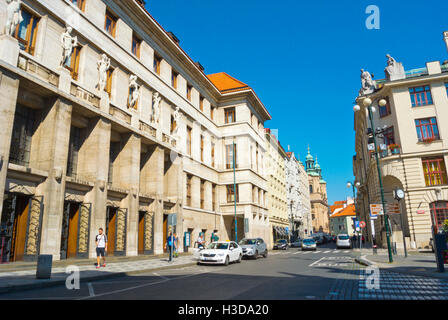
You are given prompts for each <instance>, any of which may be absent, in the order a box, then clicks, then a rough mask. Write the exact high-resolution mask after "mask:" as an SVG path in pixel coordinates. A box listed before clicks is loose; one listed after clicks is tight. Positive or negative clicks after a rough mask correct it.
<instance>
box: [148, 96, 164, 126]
mask: <svg viewBox="0 0 448 320" xmlns="http://www.w3.org/2000/svg"><path fill="white" fill-rule="evenodd" d="M160 100H162V98H161V97H160V95H159V93H158V92H155V93H154V94H153V96H152V119H151V122H152V123H159V120H160Z"/></svg>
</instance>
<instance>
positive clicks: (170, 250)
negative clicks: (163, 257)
mask: <svg viewBox="0 0 448 320" xmlns="http://www.w3.org/2000/svg"><path fill="white" fill-rule="evenodd" d="M175 247H176V245H175V243H174V236H173V233H172V232H170V234H169V235H168V238H167V239H166V243H165V250H166V249H167V248H168V254H169V258H168V262H172V261H173V260H172V259H173V250H174V249H175Z"/></svg>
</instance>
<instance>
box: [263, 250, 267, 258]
mask: <svg viewBox="0 0 448 320" xmlns="http://www.w3.org/2000/svg"><path fill="white" fill-rule="evenodd" d="M267 257H268V250H267V249H266V251H265V252H264V254H263V258H267Z"/></svg>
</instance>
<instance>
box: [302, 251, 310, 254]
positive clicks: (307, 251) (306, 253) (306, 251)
mask: <svg viewBox="0 0 448 320" xmlns="http://www.w3.org/2000/svg"><path fill="white" fill-rule="evenodd" d="M308 253H311V251H306V252H304V253H303V254H308Z"/></svg>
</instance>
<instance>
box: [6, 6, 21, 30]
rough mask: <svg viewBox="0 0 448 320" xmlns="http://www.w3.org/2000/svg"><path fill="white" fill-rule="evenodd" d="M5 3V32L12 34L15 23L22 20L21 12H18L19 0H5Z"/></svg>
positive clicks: (17, 23)
mask: <svg viewBox="0 0 448 320" xmlns="http://www.w3.org/2000/svg"><path fill="white" fill-rule="evenodd" d="M6 4H7V5H8V7H7V9H6V12H7V18H6V24H5V33H6V34H8V35H10V36H14V33H15V32H16V28H17V25H19V24H20V23H21V22H22V21H23V17H22V13H21V12H20V5H21V1H20V0H6Z"/></svg>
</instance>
